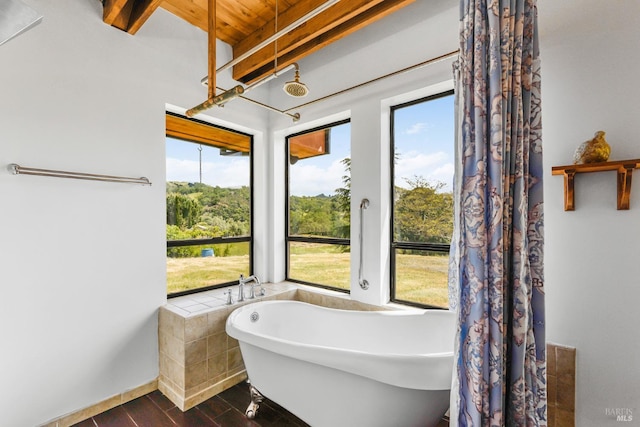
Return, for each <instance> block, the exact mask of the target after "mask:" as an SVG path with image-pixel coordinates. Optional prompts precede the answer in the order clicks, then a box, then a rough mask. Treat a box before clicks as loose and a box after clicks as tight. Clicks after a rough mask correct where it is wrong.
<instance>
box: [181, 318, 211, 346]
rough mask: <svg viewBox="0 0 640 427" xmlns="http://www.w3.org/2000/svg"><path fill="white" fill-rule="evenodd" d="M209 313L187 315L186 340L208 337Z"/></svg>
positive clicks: (185, 325)
mask: <svg viewBox="0 0 640 427" xmlns="http://www.w3.org/2000/svg"><path fill="white" fill-rule="evenodd" d="M207 317H208V315H207V314H200V315H198V316H192V317H187V318H186V319H185V324H184V341H185V342H189V341H195V340H199V339H202V338H206V337H207V325H208V322H207Z"/></svg>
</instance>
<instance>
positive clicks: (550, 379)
mask: <svg viewBox="0 0 640 427" xmlns="http://www.w3.org/2000/svg"><path fill="white" fill-rule="evenodd" d="M556 401H557V379H556V376H555V375H547V403H548V404H549V405H554V406H555V404H556Z"/></svg>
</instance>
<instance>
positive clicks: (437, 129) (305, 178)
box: [167, 95, 454, 196]
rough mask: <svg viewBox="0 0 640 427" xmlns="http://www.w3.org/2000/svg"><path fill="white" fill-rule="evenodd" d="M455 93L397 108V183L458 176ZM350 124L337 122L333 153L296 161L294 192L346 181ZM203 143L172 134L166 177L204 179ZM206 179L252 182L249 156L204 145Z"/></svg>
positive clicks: (225, 183)
mask: <svg viewBox="0 0 640 427" xmlns="http://www.w3.org/2000/svg"><path fill="white" fill-rule="evenodd" d="M453 111H454V110H453V95H451V96H447V97H443V98H437V99H434V100H431V101H427V102H422V103H419V104H414V105H411V106H408V107H403V108H399V109H396V110H395V123H394V125H395V136H394V138H395V142H396V152H397V153H398V154H399V155H398V159H397V160H396V166H395V172H396V177H395V184H396V185H398V186H401V187H405V188H406V187H408V184H407V182H406V179H411V180H413V179H414V178H415V177H416V176H419V177H422V178H424V179H426V180H427V181H429V182H432V183H435V182H444V183H445V187H444V188H443V191H451V187H452V181H453V160H454V159H453V138H454V124H453V121H454V117H453ZM350 129H351V128H350V125H349V124H344V125H340V126H336V127H334V128H332V131H331V154H329V155H324V156H318V157H313V158H309V159H303V160H300V161H299V162H297V163H296V164H295V165H292V167H291V170H290V176H291V179H290V183H289V186H290V191H291V193H292V194H295V195H305V196H315V195H318V194H321V193H323V194H326V195H331V194H334V193H335V189H336V188H339V187H342V186H343V182H342V176H343V175H344V174H345V169H344V165H343V164H342V163H341V161H342V159H344V158H345V157H348V156H350V146H349V145H350V144H349V140H350V131H351V130H350ZM198 147H200V145H199V144H193V143H188V142H184V141H180V140H175V139H172V138H167V181H187V182H198V181H199V165H200V161H199V154H200V153H199V151H198ZM202 148H203V149H202V181H203V182H204V183H206V184H209V185H219V186H221V187H239V186H242V185H248V184H249V158H248V157H236V156H231V157H227V156H220V152H219V150H218V149H216V148H213V147H207V146H205V145H202Z"/></svg>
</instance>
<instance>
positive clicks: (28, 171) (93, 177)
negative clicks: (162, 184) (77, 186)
mask: <svg viewBox="0 0 640 427" xmlns="http://www.w3.org/2000/svg"><path fill="white" fill-rule="evenodd" d="M8 169H9V172H11V173H12V174H13V175H38V176H53V177H57V178H73V179H88V180H90V181H108V182H122V183H131V184H142V185H151V181H149V179H148V178H146V177H144V176H143V177H140V178H130V177H126V176H114V175H97V174H93V173H84V172H68V171H59V170H53V169H38V168H26V167H24V166H20V165H17V164H15V163H11V164H10V165H9V166H8Z"/></svg>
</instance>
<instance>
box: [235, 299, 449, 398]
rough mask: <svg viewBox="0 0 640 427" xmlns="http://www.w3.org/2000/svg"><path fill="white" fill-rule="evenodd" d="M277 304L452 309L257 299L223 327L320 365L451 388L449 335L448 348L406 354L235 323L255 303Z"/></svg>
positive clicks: (408, 384) (404, 383) (415, 385)
mask: <svg viewBox="0 0 640 427" xmlns="http://www.w3.org/2000/svg"><path fill="white" fill-rule="evenodd" d="M281 304H287V305H291V304H297V305H304V306H307V307H310V308H312V309H316V310H320V311H329V312H331V311H333V312H339V313H342V314H344V313H346V314H347V315H368V316H394V317H395V316H422V315H428V314H429V313H438V312H443V313H447V314H444V315H445V316H454V315H455V314H454V313H453V312H450V311H448V310H438V309H432V310H430V309H426V310H415V311H358V310H343V309H337V308H331V307H324V306H318V305H315V304H310V303H306V302H302V301H283V300H277V301H259V302H255V303H250V304H245V305H243V306H240V307H238V308H236V309H235V310H233V311H232V312H231V314H230V315H229V317H228V318H227V322H226V327H225V329H226V332H227V334H228V335H229V336H231V337H232V338H235V339H236V340H238V341H240V342H241V343H242V342H245V343H247V344H250V345H253V346H256V347H260V348H263V349H265V350H269V351H272V352H274V353H278V354H281V355H283V356H286V357H291V358H295V359H300V360H304V361H307V362H311V363H316V364H320V365H324V366H327V367H331V368H334V369H338V370H341V371H344V372H348V373H352V374H356V375H360V376H363V377H366V378H370V379H373V380H376V381H379V382H382V383H385V384H389V385H392V386H396V387H402V388H411V389H416V390H449V389H450V388H451V375H452V369H453V339H454V337H453V335H452V337H451V343H452V344H451V351H448V352H434V353H426V354H423V353H420V354H412V355H408V354H401V353H372V352H365V351H361V350H354V349H345V348H336V347H330V346H321V345H317V344H306V343H298V342H295V341H291V340H287V339H283V338H278V337H274V336H272V335H267V334H264V333H258V332H255V331H248V330H244V329H242V328H240V327H238V325H236V324H235V319H236V318H237V317H238V316H240V315H242V313H245V312H247V311H250V310H251V311H253V310H255V309H256V305H281ZM355 313H357V314H355ZM436 315H439V314H436ZM425 365H426V366H425ZM407 368H409V369H410V370H411V371H412V372H413V373H412V375H409V376H407V375H406V369H407ZM427 368H430V369H427Z"/></svg>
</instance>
